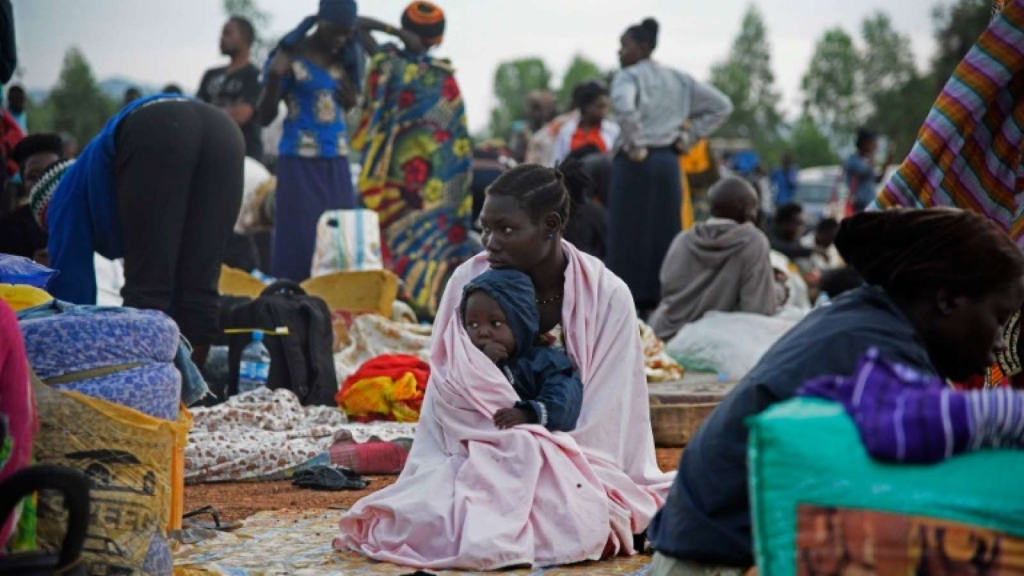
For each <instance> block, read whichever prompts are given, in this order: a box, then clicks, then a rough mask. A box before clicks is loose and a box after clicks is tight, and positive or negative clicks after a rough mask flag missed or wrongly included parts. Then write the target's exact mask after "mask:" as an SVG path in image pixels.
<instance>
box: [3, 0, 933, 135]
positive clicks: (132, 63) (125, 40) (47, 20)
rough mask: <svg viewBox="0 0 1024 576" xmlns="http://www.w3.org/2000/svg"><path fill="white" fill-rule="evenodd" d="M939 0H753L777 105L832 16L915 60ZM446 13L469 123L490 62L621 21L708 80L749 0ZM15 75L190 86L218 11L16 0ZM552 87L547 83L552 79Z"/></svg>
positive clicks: (208, 3) (594, 46) (471, 7)
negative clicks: (653, 29) (657, 29)
mask: <svg viewBox="0 0 1024 576" xmlns="http://www.w3.org/2000/svg"><path fill="white" fill-rule="evenodd" d="M935 1H942V2H948V1H949V0H756V1H755V2H754V3H755V4H757V5H758V7H760V9H761V11H762V13H763V14H764V15H765V19H766V21H767V25H768V32H769V38H770V40H771V46H772V65H773V67H774V69H775V73H776V77H777V82H778V85H779V87H780V89H781V90H782V93H783V102H784V105H785V107H786V109H787V110H788V111H789V112H791V113H794V112H795V111H796V110H797V109H798V106H799V102H800V93H799V85H800V77H801V75H802V74H803V73H804V71H805V70H806V67H807V63H808V61H809V60H810V57H811V52H812V50H813V46H814V43H815V41H816V40H817V39H818V38H819V37H820V36H821V35H822V33H823V32H824V31H825V30H826V29H828V28H830V27H833V26H837V25H841V26H843V27H845V28H846V29H847V30H848V31H849V32H850V33H852V34H856V35H858V36H859V29H860V22H861V20H862V19H863V18H864V16H866V15H868V14H870V13H872V12H874V11H876V10H885V11H887V12H888V13H889V15H890V16H891V17H892V19H893V22H894V23H895V25H896V27H897V28H898V29H899V30H900V31H902V32H903V33H905V34H908V35H909V36H910V37H911V39H912V41H913V48H914V54H915V56H916V59H917V61H918V63H919V64H922V65H923V64H925V63H926V62H927V61H928V59H929V58H930V56H931V53H932V51H933V49H934V40H933V39H932V20H931V10H932V6H933V5H934V3H935ZM407 3H408V2H407V0H373V1H370V0H363V1H362V2H361V4H360V11H361V13H363V14H366V15H370V16H374V17H378V18H381V19H385V20H387V21H391V22H393V23H395V24H398V22H397V20H398V16H399V15H400V14H401V11H402V9H403V8H404V6H405V5H406V4H407ZM438 3H439V4H440V5H441V7H442V8H443V9H444V10H445V12H446V14H447V18H448V32H447V34H446V36H445V43H444V44H443V45H442V46H441V47H440V49H439V50H438V54H439V55H441V56H445V57H448V58H450V59H451V60H452V61H453V63H454V64H455V66H456V69H457V76H458V79H459V82H460V84H461V85H462V87H463V92H464V93H465V97H466V102H467V104H466V105H467V108H468V111H469V120H470V126H471V128H472V129H473V130H478V129H480V128H483V127H484V126H486V123H487V120H488V118H489V110H490V108H491V106H492V105H493V98H492V95H491V83H492V80H493V75H494V69H495V67H496V66H497V64H498V63H499V62H502V61H504V60H509V59H514V58H517V57H522V56H540V57H543V58H544V60H545V61H546V62H547V63H548V65H549V66H550V67H551V68H552V69H553V70H554V72H555V78H556V79H558V78H560V74H561V72H563V71H564V70H565V68H566V67H567V66H568V65H569V62H571V60H572V58H573V56H574V55H575V54H583V55H585V56H587V57H589V58H591V59H593V60H595V61H597V62H598V63H599V64H601V65H602V66H604V67H607V68H609V69H610V68H612V67H615V66H617V62H618V61H617V57H616V50H617V49H618V37H619V35H621V33H622V32H623V30H624V29H625V28H626V26H627V25H629V24H633V23H636V22H639V21H640V20H641V19H643V18H644V17H647V16H653V17H655V18H657V19H658V20H659V21H660V22H661V39H660V45H659V47H658V50H657V52H656V54H655V57H656V58H657V59H658V60H660V61H662V62H663V63H666V64H669V65H671V66H674V67H678V68H680V69H683V70H686V71H689V72H691V73H692V74H694V75H696V76H697V77H698V78H701V79H707V77H708V74H709V70H710V67H711V65H712V64H714V63H715V62H717V61H720V60H722V59H723V58H725V57H726V55H727V54H728V51H729V46H730V44H731V43H732V40H733V38H734V37H735V36H736V33H737V32H738V31H739V26H740V21H741V19H742V17H743V13H744V11H745V10H746V8H747V6H748V5H749V4H750V3H751V2H750V0H628V1H623V0H516V1H508V0H502V1H499V0H438ZM259 5H260V6H261V7H262V8H264V9H266V10H267V11H268V12H270V13H271V14H272V16H273V20H272V22H271V26H270V34H271V35H272V36H275V37H279V36H281V35H282V34H283V33H285V32H287V31H288V30H289V29H291V28H292V27H294V26H295V25H296V24H297V23H298V22H299V20H301V18H302V17H303V16H305V15H307V14H310V13H313V12H315V11H316V7H317V5H318V2H317V1H316V0H259ZM14 9H15V21H16V26H17V36H18V57H19V64H20V66H21V72H20V73H21V77H20V81H21V82H22V83H23V84H25V85H26V86H27V87H29V88H32V89H35V88H49V87H50V86H51V85H52V84H53V83H54V82H55V81H56V79H57V76H58V74H59V73H60V67H61V59H62V57H63V54H64V52H65V51H66V50H67V48H69V47H70V46H78V47H79V48H80V49H81V50H82V51H83V53H84V54H85V56H86V58H87V59H88V60H89V62H90V63H91V64H92V67H93V71H94V73H95V74H96V77H97V78H98V79H100V80H103V79H106V78H109V77H112V76H123V77H127V78H132V79H136V80H138V81H140V82H144V83H146V84H152V85H155V86H162V85H164V84H166V83H169V82H174V83H177V84H181V85H182V86H183V87H185V88H186V90H188V91H194V90H195V89H196V88H197V87H198V83H199V79H200V77H201V76H202V73H203V71H204V70H205V69H206V68H209V67H212V66H216V65H222V64H223V63H224V59H223V58H222V57H221V56H220V55H219V53H218V48H217V42H218V38H219V34H220V28H221V26H222V25H223V22H224V18H225V15H224V14H223V12H222V11H221V2H220V1H219V0H172V1H165V0H160V1H158V0H14ZM556 85H557V81H556Z"/></svg>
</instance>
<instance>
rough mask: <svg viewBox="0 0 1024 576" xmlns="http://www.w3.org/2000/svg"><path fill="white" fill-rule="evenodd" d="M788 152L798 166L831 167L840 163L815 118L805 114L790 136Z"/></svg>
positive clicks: (794, 126) (797, 122)
mask: <svg viewBox="0 0 1024 576" xmlns="http://www.w3.org/2000/svg"><path fill="white" fill-rule="evenodd" d="M788 151H789V153H790V154H792V156H793V161H794V162H796V164H797V166H801V167H805V168H806V167H811V166H829V165H833V164H838V163H839V156H837V155H836V153H835V152H834V151H833V149H832V143H831V142H829V139H828V136H825V135H824V134H822V132H821V130H819V129H818V125H817V123H816V122H815V121H814V119H813V118H811V117H810V116H808V115H806V114H804V115H803V116H801V117H800V119H799V120H797V121H796V123H795V124H794V125H793V130H792V131H791V132H790V134H789V140H788Z"/></svg>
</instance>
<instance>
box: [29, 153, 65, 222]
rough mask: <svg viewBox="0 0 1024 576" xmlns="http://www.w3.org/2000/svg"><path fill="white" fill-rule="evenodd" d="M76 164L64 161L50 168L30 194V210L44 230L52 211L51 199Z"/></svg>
mask: <svg viewBox="0 0 1024 576" xmlns="http://www.w3.org/2000/svg"><path fill="white" fill-rule="evenodd" d="M74 163H75V161H74V160H63V161H61V162H57V163H56V164H54V165H53V166H50V167H49V168H47V169H46V172H43V175H42V176H40V177H39V181H38V182H36V185H35V186H33V187H32V191H31V192H29V208H30V209H31V210H32V215H33V216H34V217H35V219H36V223H38V224H39V227H40V228H42V229H43V230H47V227H46V225H47V215H48V212H49V209H50V199H52V198H53V192H54V190H56V189H57V185H58V184H60V181H61V178H63V177H64V175H65V174H67V171H68V169H69V168H71V166H72V165H73V164H74Z"/></svg>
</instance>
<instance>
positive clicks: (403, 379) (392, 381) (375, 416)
mask: <svg viewBox="0 0 1024 576" xmlns="http://www.w3.org/2000/svg"><path fill="white" fill-rule="evenodd" d="M429 378H430V366H429V365H428V364H427V363H426V362H424V361H423V360H420V359H419V358H417V357H415V356H409V355H405V354H385V355H383V356H378V357H376V358H374V359H372V360H370V361H368V362H366V363H365V364H363V365H362V366H360V367H359V370H356V372H355V374H353V375H351V376H349V377H348V378H347V379H346V380H345V382H344V383H343V384H342V386H341V390H340V391H339V392H338V394H337V396H335V397H334V399H335V400H336V401H337V402H338V406H339V407H340V408H341V409H342V410H344V411H345V414H347V415H348V417H349V418H351V419H353V420H356V421H358V422H372V421H374V420H389V421H394V422H416V421H418V420H419V418H420V407H421V406H422V405H423V394H424V392H426V390H427V380H428V379H429Z"/></svg>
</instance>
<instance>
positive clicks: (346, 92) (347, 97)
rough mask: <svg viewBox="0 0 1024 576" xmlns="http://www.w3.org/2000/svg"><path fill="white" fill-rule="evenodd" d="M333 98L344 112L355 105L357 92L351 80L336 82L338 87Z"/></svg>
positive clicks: (357, 101)
mask: <svg viewBox="0 0 1024 576" xmlns="http://www.w3.org/2000/svg"><path fill="white" fill-rule="evenodd" d="M334 98H335V100H337V101H338V102H339V103H340V104H341V107H342V108H344V109H345V111H346V112H348V111H349V110H351V109H353V108H355V107H356V105H358V104H359V92H358V91H357V90H356V87H355V86H353V85H352V83H351V82H348V81H347V80H342V81H341V82H339V83H338V89H337V90H335V91H334Z"/></svg>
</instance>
